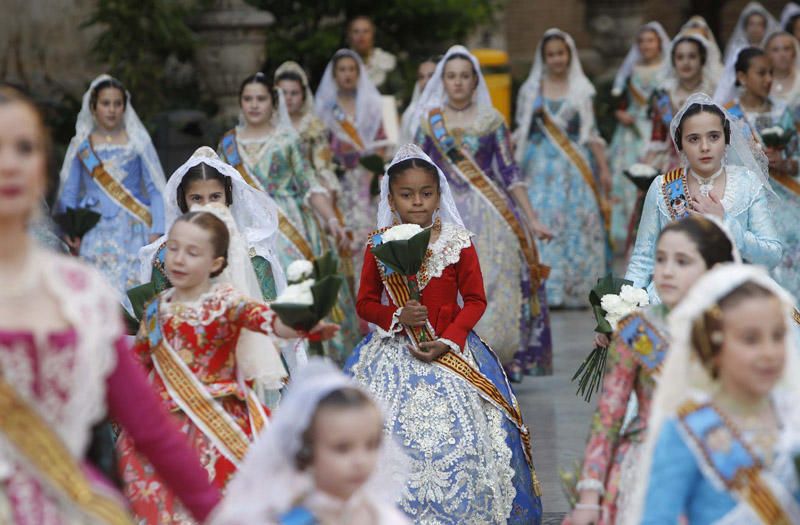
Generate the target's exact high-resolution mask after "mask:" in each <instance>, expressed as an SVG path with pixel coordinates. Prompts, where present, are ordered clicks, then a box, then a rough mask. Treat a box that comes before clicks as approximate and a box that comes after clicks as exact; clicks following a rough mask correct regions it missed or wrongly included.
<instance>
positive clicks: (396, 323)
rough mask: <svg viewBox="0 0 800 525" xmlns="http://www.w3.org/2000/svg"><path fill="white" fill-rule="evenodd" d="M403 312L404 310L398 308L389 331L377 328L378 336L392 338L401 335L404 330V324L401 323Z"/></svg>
mask: <svg viewBox="0 0 800 525" xmlns="http://www.w3.org/2000/svg"><path fill="white" fill-rule="evenodd" d="M402 311H403V308H398V309H397V310H395V311H394V314H393V315H392V324H390V325H389V329H388V330H384V329H383V328H381V327H380V326H377V325H376V326H375V328H376V329H377V332H378V335H379V336H381V337H392V336H393V335H395V334H398V333H400V332H401V331H402V330H403V324H402V323H401V322H400V313H401V312H402Z"/></svg>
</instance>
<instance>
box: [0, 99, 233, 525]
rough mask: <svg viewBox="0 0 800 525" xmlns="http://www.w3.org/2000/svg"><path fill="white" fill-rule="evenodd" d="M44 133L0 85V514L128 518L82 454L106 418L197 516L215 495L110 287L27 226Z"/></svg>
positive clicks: (44, 518) (0, 517)
mask: <svg viewBox="0 0 800 525" xmlns="http://www.w3.org/2000/svg"><path fill="white" fill-rule="evenodd" d="M49 145H50V137H49V136H48V132H47V129H46V128H45V124H44V119H43V117H42V115H41V113H40V112H39V110H38V109H37V108H36V106H35V105H34V103H33V102H32V101H31V100H30V99H29V98H28V97H26V96H25V95H23V94H22V93H20V92H19V91H17V90H15V89H12V88H8V87H5V86H0V152H2V157H3V162H2V165H0V239H1V241H0V246H2V250H0V282H2V283H3V286H2V291H1V292H0V402H2V405H3V420H2V423H0V435H1V436H2V442H3V447H2V450H0V463H1V464H2V465H3V468H2V474H0V522H1V523H14V524H17V525H41V524H44V523H47V524H52V525H64V524H73V523H101V522H102V523H119V524H122V523H131V521H130V518H129V516H128V511H127V509H126V508H125V504H124V502H123V501H121V498H120V495H119V494H116V493H115V489H114V487H113V484H112V482H111V480H110V479H109V478H107V477H106V476H104V475H103V474H101V473H100V472H99V470H97V469H96V468H95V467H94V466H93V465H91V464H90V463H89V461H88V458H87V455H88V448H89V443H90V438H91V435H92V427H93V425H95V424H96V423H97V422H98V421H100V420H102V419H103V418H105V417H113V418H114V420H115V421H116V422H117V423H119V425H120V427H121V428H123V429H124V430H125V431H126V432H127V433H129V434H130V435H131V436H133V438H134V439H135V440H136V448H137V450H138V451H139V452H141V453H142V454H144V455H145V456H146V457H147V458H148V459H149V460H150V461H151V463H152V465H153V466H154V467H155V471H157V472H158V473H159V475H160V476H161V477H162V479H163V480H164V483H165V486H169V487H170V488H171V489H173V490H174V491H175V493H176V495H177V496H178V497H179V498H181V500H182V501H183V503H184V504H185V505H186V507H187V508H188V509H189V511H190V512H191V514H192V516H193V517H194V519H196V520H198V521H203V520H204V519H205V518H206V516H207V515H208V514H209V513H210V512H211V509H212V508H213V507H214V505H215V504H216V503H217V502H218V501H219V499H220V493H219V491H218V490H217V489H215V488H214V487H212V486H211V485H210V484H209V482H208V480H207V479H206V476H205V471H204V470H203V469H202V468H201V466H200V464H199V462H198V460H197V457H196V455H195V454H194V453H193V451H192V450H191V449H190V448H189V447H187V445H186V442H185V440H184V439H183V437H182V436H181V434H180V432H179V431H178V429H177V428H176V427H175V426H174V424H173V422H172V420H171V418H170V416H169V414H168V413H167V412H166V411H165V410H163V409H162V407H161V406H160V400H159V399H158V398H157V397H156V396H155V395H154V393H153V392H152V390H151V389H150V387H149V385H148V383H147V378H146V377H145V374H144V373H143V372H142V371H141V369H140V368H139V367H138V365H137V363H136V362H135V361H134V360H133V359H132V357H131V352H130V347H129V345H128V343H127V338H126V336H125V331H124V325H123V323H122V319H121V317H120V315H119V302H118V301H119V299H118V297H119V294H118V293H117V292H116V291H115V290H114V289H113V288H112V287H110V286H109V285H108V283H107V282H106V280H105V279H104V278H103V276H102V275H101V274H100V272H98V271H97V270H96V269H93V268H92V267H90V266H89V265H88V264H86V263H85V262H82V261H80V260H78V259H76V258H74V257H66V256H64V255H60V254H57V253H54V252H51V251H48V250H43V249H42V248H40V247H38V246H37V243H36V242H35V240H34V239H33V238H32V237H31V236H30V235H29V233H28V226H29V224H28V223H29V221H30V219H31V218H32V217H33V216H34V215H35V214H36V213H37V211H38V207H39V205H40V203H41V202H42V199H43V198H44V195H45V192H46V191H47V187H48V186H52V185H54V184H55V183H54V181H50V183H48V181H47V177H48V173H47V163H48V155H47V154H48V150H49Z"/></svg>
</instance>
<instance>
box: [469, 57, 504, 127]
mask: <svg viewBox="0 0 800 525" xmlns="http://www.w3.org/2000/svg"><path fill="white" fill-rule="evenodd" d="M472 54H473V55H475V57H476V58H477V59H478V62H479V63H480V65H481V72H482V73H483V78H484V79H486V85H487V86H488V87H489V94H490V95H491V97H492V104H494V107H495V108H496V109H497V111H499V112H500V113H501V114H502V115H503V117H504V118H505V119H506V124H507V125H510V124H511V65H510V63H509V60H508V53H506V52H505V51H501V50H500V49H473V50H472Z"/></svg>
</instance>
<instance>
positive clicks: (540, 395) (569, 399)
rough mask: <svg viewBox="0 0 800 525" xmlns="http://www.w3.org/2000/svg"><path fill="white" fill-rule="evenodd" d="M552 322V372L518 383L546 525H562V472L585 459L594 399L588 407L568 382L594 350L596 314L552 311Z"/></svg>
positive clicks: (518, 392)
mask: <svg viewBox="0 0 800 525" xmlns="http://www.w3.org/2000/svg"><path fill="white" fill-rule="evenodd" d="M551 323H552V329H553V346H554V349H553V361H554V374H553V375H552V376H550V377H526V378H525V380H524V381H523V382H522V383H521V384H518V385H514V390H515V392H516V394H517V399H518V400H519V403H520V405H521V407H522V412H523V416H524V417H525V422H526V423H527V424H528V427H529V428H530V429H531V433H532V434H533V461H534V464H535V466H536V474H537V475H538V477H539V481H540V482H541V483H542V493H543V494H542V505H543V507H544V513H545V515H544V525H550V524H556V523H560V522H561V517H562V516H563V515H564V513H566V512H567V511H568V510H569V508H568V506H567V500H566V498H565V497H564V494H563V491H562V490H561V484H560V480H559V476H558V469H559V468H562V469H567V468H570V467H571V466H572V464H573V463H574V462H575V461H576V460H577V461H580V460H581V459H582V456H583V447H584V445H585V444H586V436H587V433H588V432H589V423H590V420H591V416H592V412H593V410H594V401H595V399H593V400H592V405H590V404H588V403H586V402H585V401H584V400H583V398H581V397H578V396H576V395H575V385H574V384H573V383H571V382H570V379H571V378H572V375H573V374H574V373H575V370H577V369H578V366H580V363H581V361H582V360H583V359H584V357H586V355H587V354H588V352H589V351H590V350H591V348H592V344H593V343H592V340H593V338H594V332H593V331H592V330H593V328H594V320H593V317H592V314H591V313H590V311H589V310H571V311H559V312H551ZM596 397H597V396H596V395H595V398H596Z"/></svg>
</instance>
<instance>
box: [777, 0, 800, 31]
mask: <svg viewBox="0 0 800 525" xmlns="http://www.w3.org/2000/svg"><path fill="white" fill-rule="evenodd" d="M797 15H800V5H798V4H797V2H789V3H788V4H786V6H784V8H783V11H781V21H780V24H781V27H780V29H782V30H784V31H785V30H786V25H787V24H788V23H789V20H791V19H792V17H793V16H797Z"/></svg>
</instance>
